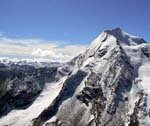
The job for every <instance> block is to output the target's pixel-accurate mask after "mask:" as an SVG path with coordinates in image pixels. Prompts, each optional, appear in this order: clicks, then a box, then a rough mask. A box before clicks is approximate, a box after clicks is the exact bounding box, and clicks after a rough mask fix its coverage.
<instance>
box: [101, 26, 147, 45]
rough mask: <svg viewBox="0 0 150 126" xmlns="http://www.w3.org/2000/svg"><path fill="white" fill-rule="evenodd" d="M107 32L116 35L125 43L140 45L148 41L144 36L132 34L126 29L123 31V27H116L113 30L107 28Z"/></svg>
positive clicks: (119, 40)
mask: <svg viewBox="0 0 150 126" xmlns="http://www.w3.org/2000/svg"><path fill="white" fill-rule="evenodd" d="M104 32H105V33H106V34H109V35H112V36H114V37H115V38H116V39H117V40H118V42H120V43H121V44H125V45H129V46H130V45H138V44H141V43H146V41H145V40H144V39H143V38H140V37H137V36H134V35H131V34H129V33H127V32H125V31H123V30H122V29H121V28H115V29H112V30H105V31H104Z"/></svg>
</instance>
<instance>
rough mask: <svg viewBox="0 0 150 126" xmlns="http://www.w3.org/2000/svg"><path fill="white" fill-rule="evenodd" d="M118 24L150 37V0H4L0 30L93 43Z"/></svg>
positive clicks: (1, 4) (0, 5)
mask: <svg viewBox="0 0 150 126" xmlns="http://www.w3.org/2000/svg"><path fill="white" fill-rule="evenodd" d="M114 27H121V28H122V29H124V30H125V31H127V32H129V33H132V34H135V35H140V36H142V37H144V38H145V39H146V40H150V35H149V34H148V33H150V1H149V0H0V32H4V33H5V34H7V35H9V36H12V37H23V38H29V37H30V38H40V39H46V40H56V41H58V40H59V41H65V42H67V43H75V44H76V43H79V44H87V43H88V44H89V43H90V42H91V40H93V39H94V38H95V37H96V36H97V35H98V34H99V33H100V32H101V31H103V30H104V29H110V28H114Z"/></svg>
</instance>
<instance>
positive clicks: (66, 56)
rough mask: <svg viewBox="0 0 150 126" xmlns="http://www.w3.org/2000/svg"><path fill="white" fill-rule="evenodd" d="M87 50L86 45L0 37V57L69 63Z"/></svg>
mask: <svg viewBox="0 0 150 126" xmlns="http://www.w3.org/2000/svg"><path fill="white" fill-rule="evenodd" d="M85 49H86V45H65V46H61V42H53V41H46V40H41V39H20V38H18V39H14V38H10V37H6V36H3V35H2V36H0V57H9V58H22V59H24V58H29V59H35V58H42V59H46V60H47V59H49V61H60V62H61V61H69V60H70V59H71V58H73V57H74V56H76V55H78V54H79V53H81V52H82V51H84V50H85Z"/></svg>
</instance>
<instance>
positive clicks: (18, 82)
mask: <svg viewBox="0 0 150 126" xmlns="http://www.w3.org/2000/svg"><path fill="white" fill-rule="evenodd" d="M56 71H57V67H49V68H48V67H43V68H35V67H34V66H28V65H11V66H6V65H5V64H3V67H1V68H0V75H1V76H0V101H1V102H0V113H1V115H3V114H7V113H8V112H9V111H10V110H12V109H25V108H27V107H28V106H29V105H30V104H32V102H33V101H34V100H35V99H36V97H37V96H38V95H39V93H40V92H41V91H42V89H43V87H44V84H45V82H50V81H53V80H54V79H55V75H56Z"/></svg>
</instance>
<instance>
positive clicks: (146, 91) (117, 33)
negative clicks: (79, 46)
mask: <svg viewBox="0 0 150 126" xmlns="http://www.w3.org/2000/svg"><path fill="white" fill-rule="evenodd" d="M54 73H55V74H54ZM149 74H150V44H149V43H147V42H146V41H145V40H144V39H142V38H139V37H136V36H133V35H130V34H128V33H126V32H124V31H122V30H121V29H120V28H116V29H112V30H105V31H104V32H102V33H101V34H100V35H99V36H98V37H97V38H96V39H95V40H94V41H93V42H92V43H91V45H90V46H89V48H87V50H85V51H84V52H83V53H82V54H80V55H78V56H77V57H75V58H74V59H72V60H71V61H70V62H68V63H66V64H64V65H62V66H59V67H58V68H57V69H56V70H55V72H53V76H52V79H51V80H52V81H51V82H50V83H47V84H45V88H43V89H42V93H41V94H39V95H38V96H37V98H36V99H35V101H34V102H33V103H32V104H31V105H30V106H29V107H27V108H25V109H23V110H20V109H18V110H17V109H16V110H13V111H11V112H9V113H8V114H7V115H5V116H2V117H1V118H0V125H15V126H21V125H22V126H23V125H24V126H149V125H150V102H149V101H150V85H149V84H150V79H149ZM8 86H9V85H8ZM14 101H15V99H14ZM6 120H7V121H6Z"/></svg>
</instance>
